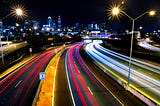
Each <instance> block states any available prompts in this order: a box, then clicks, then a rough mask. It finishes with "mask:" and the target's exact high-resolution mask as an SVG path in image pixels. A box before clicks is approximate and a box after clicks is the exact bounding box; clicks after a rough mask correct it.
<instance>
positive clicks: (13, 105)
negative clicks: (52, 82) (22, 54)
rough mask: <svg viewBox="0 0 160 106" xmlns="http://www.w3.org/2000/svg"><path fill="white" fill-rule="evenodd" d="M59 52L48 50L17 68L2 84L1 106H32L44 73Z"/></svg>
mask: <svg viewBox="0 0 160 106" xmlns="http://www.w3.org/2000/svg"><path fill="white" fill-rule="evenodd" d="M56 52H57V50H48V51H46V52H43V53H41V54H39V55H38V56H36V57H35V58H33V59H31V60H30V61H28V62H26V63H25V64H23V65H22V66H20V67H17V69H15V70H14V71H13V72H12V73H11V74H9V75H7V76H5V77H4V78H3V79H1V82H0V95H1V96H0V105H1V106H31V104H32V101H33V99H34V96H35V93H36V91H37V88H38V85H39V82H40V80H39V73H40V72H41V71H44V70H45V68H46V66H47V64H48V62H49V61H50V59H51V58H52V57H53V56H54V54H55V53H56Z"/></svg>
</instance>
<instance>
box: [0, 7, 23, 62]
mask: <svg viewBox="0 0 160 106" xmlns="http://www.w3.org/2000/svg"><path fill="white" fill-rule="evenodd" d="M13 14H16V15H17V16H22V15H23V11H22V9H21V8H16V9H15V10H14V12H11V13H9V14H8V15H6V16H5V17H3V18H1V19H0V43H1V44H0V46H1V58H2V63H3V65H4V58H3V47H2V39H1V37H2V35H3V31H2V30H3V20H4V19H6V18H7V17H9V16H11V15H13Z"/></svg>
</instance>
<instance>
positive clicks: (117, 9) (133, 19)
mask: <svg viewBox="0 0 160 106" xmlns="http://www.w3.org/2000/svg"><path fill="white" fill-rule="evenodd" d="M120 12H121V13H123V14H124V15H126V16H127V17H128V18H129V19H131V20H132V31H131V33H132V35H131V46H130V55H129V70H128V85H129V84H130V74H131V62H132V49H133V35H134V24H135V21H136V20H137V19H139V18H141V17H142V16H144V15H145V14H148V13H149V15H151V16H153V15H155V11H146V12H144V13H143V14H141V15H139V16H138V17H136V18H132V17H131V16H129V15H128V14H127V13H125V12H124V11H120V9H119V8H118V7H114V8H113V9H112V14H113V15H116V16H117V15H118V14H119V13H120Z"/></svg>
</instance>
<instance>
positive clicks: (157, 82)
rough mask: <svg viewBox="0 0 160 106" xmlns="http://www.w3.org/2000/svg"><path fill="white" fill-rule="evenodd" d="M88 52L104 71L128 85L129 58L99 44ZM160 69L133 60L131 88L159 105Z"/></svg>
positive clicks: (92, 44)
mask: <svg viewBox="0 0 160 106" xmlns="http://www.w3.org/2000/svg"><path fill="white" fill-rule="evenodd" d="M86 52H87V54H88V55H90V57H91V58H92V59H93V60H94V61H95V63H96V64H98V65H99V66H100V67H102V69H103V70H104V71H107V72H109V73H110V74H111V75H113V76H114V77H116V78H118V79H120V80H122V81H123V82H125V83H127V78H128V69H129V68H128V62H129V57H127V56H124V55H121V54H119V53H116V52H113V51H110V50H108V49H106V48H104V47H102V46H101V45H100V44H99V43H98V42H95V43H90V44H88V45H87V46H86ZM159 70H160V67H159V66H155V65H153V64H149V63H146V62H142V61H139V60H136V59H132V67H131V77H130V79H131V83H130V86H132V87H134V88H135V89H137V90H139V91H140V92H141V93H143V94H144V95H145V96H147V97H148V98H150V99H151V100H153V101H154V102H156V103H157V104H159V98H160V96H159V95H160V77H159V76H160V71H159Z"/></svg>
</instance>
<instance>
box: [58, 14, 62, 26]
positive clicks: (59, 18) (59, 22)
mask: <svg viewBox="0 0 160 106" xmlns="http://www.w3.org/2000/svg"><path fill="white" fill-rule="evenodd" d="M61 27H62V26H61V17H60V16H58V28H61Z"/></svg>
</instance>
